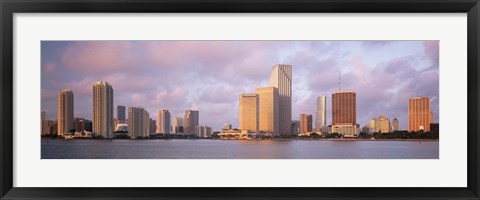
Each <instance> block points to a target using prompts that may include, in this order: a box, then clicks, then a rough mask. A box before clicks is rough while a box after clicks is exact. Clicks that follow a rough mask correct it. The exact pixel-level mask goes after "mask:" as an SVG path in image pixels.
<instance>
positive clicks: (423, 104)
mask: <svg viewBox="0 0 480 200" xmlns="http://www.w3.org/2000/svg"><path fill="white" fill-rule="evenodd" d="M432 116H433V114H432V113H431V112H430V99H429V98H428V97H413V98H410V99H408V131H409V132H412V131H420V130H423V131H425V132H429V131H430V123H432V121H431V120H432Z"/></svg>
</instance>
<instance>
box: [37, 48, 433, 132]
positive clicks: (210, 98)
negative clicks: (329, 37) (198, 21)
mask: <svg viewBox="0 0 480 200" xmlns="http://www.w3.org/2000/svg"><path fill="white" fill-rule="evenodd" d="M167 47H171V52H169V51H166V50H165V49H168V48H167ZM174 47H175V48H174ZM194 47H198V48H194ZM200 47H203V49H206V50H202V51H201V52H200V51H198V52H197V51H195V49H202V48H200ZM179 48H180V49H179ZM182 48H183V49H184V50H185V51H184V52H185V53H182V51H181V49H182ZM385 49H389V51H388V53H387V52H386V51H385ZM162 50H163V51H162ZM250 51H251V52H250ZM162 52H163V53H165V55H171V56H161V55H162ZM215 52H217V54H216V53H215ZM322 52H323V54H322ZM222 53H226V56H221V55H222ZM317 54H318V55H317ZM74 55H76V56H74ZM141 58H144V59H141ZM174 58H177V59H178V60H177V59H174ZM181 58H183V59H181ZM239 59H240V60H239ZM144 60H146V61H144ZM185 60H186V61H185ZM278 63H285V64H288V65H292V71H293V73H292V76H293V77H292V79H293V81H292V115H291V116H292V120H299V119H298V118H297V117H298V116H300V113H307V114H315V112H316V109H317V108H316V100H317V97H318V96H326V97H327V102H329V101H330V102H331V99H330V98H329V97H331V93H333V92H335V91H336V90H337V89H338V84H339V83H338V82H339V80H338V79H339V77H338V73H339V71H341V74H342V75H341V76H342V83H341V85H342V89H346V90H352V91H356V94H357V100H356V102H357V123H359V124H360V125H362V126H363V125H366V124H368V123H369V121H370V120H371V119H372V118H374V117H378V116H379V115H385V116H386V117H388V118H390V119H393V118H397V119H398V121H399V128H400V129H407V122H408V120H407V110H408V109H407V103H406V102H407V101H408V98H411V97H415V96H428V97H430V101H431V105H430V107H431V108H430V109H431V111H432V112H433V116H434V122H438V116H439V114H438V42H437V41H368V42H363V41H333V42H329V41H95V42H88V41H82V42H53V41H48V42H42V86H41V87H42V111H43V110H45V111H46V113H47V116H46V117H47V119H55V116H54V114H56V113H57V110H56V106H57V102H56V98H55V97H56V93H57V92H58V91H61V90H63V89H71V90H72V91H73V92H74V93H75V109H74V110H75V117H83V118H86V119H91V116H92V114H91V112H90V113H89V110H90V111H91V109H92V108H89V107H91V98H92V97H91V95H92V94H91V84H92V83H94V82H96V81H103V80H105V81H107V82H109V83H111V84H112V85H113V88H114V89H115V95H114V97H115V101H114V106H115V107H116V106H117V105H125V106H126V107H129V106H134V105H140V106H143V107H145V109H146V110H148V111H149V112H151V113H152V114H151V118H152V119H156V118H157V116H156V112H155V111H156V110H158V109H159V108H165V109H168V110H170V112H171V117H172V118H173V117H182V116H183V114H184V111H185V110H188V109H192V110H199V111H200V112H199V113H200V116H199V118H200V124H205V125H207V126H210V127H212V128H213V129H214V130H219V129H220V128H221V127H223V124H224V123H226V122H227V123H230V124H232V125H233V127H238V113H237V111H238V94H242V93H252V92H254V91H255V88H257V87H263V86H267V85H268V75H269V74H270V71H271V69H272V66H274V65H276V64H278ZM155 77H157V78H155ZM376 83H378V84H376ZM52 94H53V96H54V98H53V99H52ZM227 110H228V112H226V111H227ZM115 111H116V110H115ZM326 113H327V116H326V123H327V125H330V124H331V122H332V118H331V117H332V116H331V108H330V105H328V106H327V112H326ZM314 120H316V119H314Z"/></svg>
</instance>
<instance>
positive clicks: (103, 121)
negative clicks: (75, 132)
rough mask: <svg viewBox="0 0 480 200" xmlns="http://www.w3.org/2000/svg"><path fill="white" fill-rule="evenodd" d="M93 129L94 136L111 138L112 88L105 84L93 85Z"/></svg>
mask: <svg viewBox="0 0 480 200" xmlns="http://www.w3.org/2000/svg"><path fill="white" fill-rule="evenodd" d="M92 110H93V111H92V114H93V125H92V126H93V127H92V129H93V130H92V132H93V134H94V135H95V136H97V137H98V136H101V137H103V138H112V137H113V88H112V86H111V85H110V84H109V83H108V82H106V81H102V82H96V83H95V84H94V85H93V106H92Z"/></svg>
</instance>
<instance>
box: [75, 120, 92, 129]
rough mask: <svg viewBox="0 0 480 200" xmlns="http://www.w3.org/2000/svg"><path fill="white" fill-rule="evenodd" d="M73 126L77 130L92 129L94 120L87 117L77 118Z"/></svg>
mask: <svg viewBox="0 0 480 200" xmlns="http://www.w3.org/2000/svg"><path fill="white" fill-rule="evenodd" d="M73 128H74V129H75V131H76V132H83V131H92V121H90V120H88V119H85V118H75V120H74V125H73Z"/></svg>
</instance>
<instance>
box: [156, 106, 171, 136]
mask: <svg viewBox="0 0 480 200" xmlns="http://www.w3.org/2000/svg"><path fill="white" fill-rule="evenodd" d="M157 133H170V112H169V111H168V110H165V109H160V110H159V111H158V113H157Z"/></svg>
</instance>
